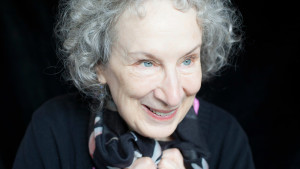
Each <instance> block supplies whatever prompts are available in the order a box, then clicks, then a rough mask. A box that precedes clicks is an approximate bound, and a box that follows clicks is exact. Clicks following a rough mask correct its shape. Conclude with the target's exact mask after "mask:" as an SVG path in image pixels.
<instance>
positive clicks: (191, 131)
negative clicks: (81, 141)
mask: <svg viewBox="0 0 300 169" xmlns="http://www.w3.org/2000/svg"><path fill="white" fill-rule="evenodd" d="M198 109H199V101H198V100H197V99H195V101H194V105H193V107H191V109H190V110H189V112H188V114H187V116H186V117H185V118H184V119H183V121H182V122H181V123H180V124H179V125H178V126H177V129H176V130H175V132H174V133H173V134H172V138H174V140H172V141H168V142H159V141H157V140H154V139H151V138H146V137H143V136H141V135H139V134H138V133H136V132H134V131H130V130H129V129H128V127H127V125H126V123H125V121H123V119H122V118H121V117H120V116H119V113H118V112H116V111H111V110H107V109H104V110H103V111H101V112H98V113H96V114H95V115H94V116H93V117H92V125H91V127H90V140H89V151H90V155H91V157H92V159H93V162H94V164H95V167H96V168H98V169H102V168H109V169H118V168H127V167H130V166H131V164H133V162H134V161H135V160H136V159H138V158H140V157H150V158H151V159H152V160H153V162H154V163H155V164H158V163H159V162H160V159H161V157H162V152H163V150H165V149H169V148H178V149H179V150H180V152H181V154H182V156H183V158H184V165H185V168H187V169H208V164H207V162H206V158H207V157H208V151H207V149H206V144H205V141H204V138H203V135H202V132H201V130H202V129H201V127H199V125H198V123H199V122H198V121H197V114H198Z"/></svg>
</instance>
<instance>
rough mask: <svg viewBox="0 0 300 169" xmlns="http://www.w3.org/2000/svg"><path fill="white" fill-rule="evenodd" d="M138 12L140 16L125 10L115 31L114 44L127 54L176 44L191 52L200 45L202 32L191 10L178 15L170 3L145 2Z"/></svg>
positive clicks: (165, 1) (166, 1) (156, 0)
mask: <svg viewBox="0 0 300 169" xmlns="http://www.w3.org/2000/svg"><path fill="white" fill-rule="evenodd" d="M139 9H140V10H142V12H138V13H139V14H140V15H138V14H137V12H134V11H133V10H126V11H125V12H124V13H123V14H122V15H121V16H120V18H119V20H118V22H117V24H116V27H115V30H116V34H117V43H119V45H122V47H125V48H126V50H129V51H131V50H137V49H142V50H144V49H147V50H149V48H153V49H155V50H156V49H160V48H161V47H162V46H163V47H164V48H167V47H168V46H170V47H171V46H173V47H174V45H179V44H178V43H180V46H181V48H190V46H191V45H195V44H199V43H201V30H200V27H199V25H198V22H197V17H196V11H195V10H194V9H193V8H190V9H188V10H186V11H180V10H177V9H176V8H175V7H174V5H173V3H172V2H171V1H169V0H163V1H161V0H153V1H146V2H145V3H144V4H143V5H142V7H140V8H139ZM179 41H180V42H179Z"/></svg>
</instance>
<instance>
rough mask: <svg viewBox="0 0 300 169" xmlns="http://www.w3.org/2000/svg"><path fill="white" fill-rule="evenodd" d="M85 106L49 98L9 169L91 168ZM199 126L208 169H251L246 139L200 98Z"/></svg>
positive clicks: (72, 99) (226, 116)
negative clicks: (207, 154) (207, 151)
mask: <svg viewBox="0 0 300 169" xmlns="http://www.w3.org/2000/svg"><path fill="white" fill-rule="evenodd" d="M89 118H90V111H89V109H88V104H87V103H85V102H84V101H82V99H81V98H80V97H79V96H78V95H75V94H69V95H65V96H60V97H57V98H55V99H52V100H50V101H48V102H46V103H45V104H44V105H42V106H41V107H40V108H39V109H38V110H37V111H36V112H35V113H34V114H33V117H32V121H31V123H30V124H29V126H28V128H27V131H26V134H25V136H24V138H23V141H22V143H21V145H20V147H19V150H18V153H17V156H16V159H15V162H14V166H13V169H42V168H45V169H92V167H93V162H92V159H91V158H90V155H89V150H88V125H89ZM198 118H199V126H200V127H201V130H203V135H204V137H205V138H206V144H207V145H206V146H207V149H208V150H209V152H210V157H209V159H208V164H209V168H210V169H254V164H253V160H252V155H251V150H250V147H249V144H248V140H247V136H246V135H245V133H244V131H243V130H242V128H241V127H240V125H239V124H238V123H237V121H236V120H235V119H234V118H233V117H232V116H231V115H229V114H228V113H226V112H225V111H223V110H222V109H220V108H218V107H216V106H214V105H212V104H209V103H207V102H205V101H204V100H201V99H200V108H199V115H198Z"/></svg>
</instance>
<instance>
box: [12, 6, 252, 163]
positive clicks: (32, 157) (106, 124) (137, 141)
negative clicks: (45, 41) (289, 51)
mask: <svg viewBox="0 0 300 169" xmlns="http://www.w3.org/2000/svg"><path fill="white" fill-rule="evenodd" d="M230 6H231V5H230V2H228V1H225V0H145V1H142V0H139V1H138V0H69V1H67V2H64V3H62V5H61V9H62V12H61V17H60V20H59V23H58V27H57V30H58V31H57V33H58V35H59V37H60V38H61V42H62V46H63V48H62V50H61V51H62V53H63V59H64V61H65V65H66V67H67V68H68V70H69V71H68V72H69V74H68V75H69V76H68V77H69V80H71V81H73V82H74V85H75V86H76V87H77V88H78V89H79V91H81V93H82V95H76V94H70V95H66V96H62V97H58V98H55V99H52V100H51V101H49V102H47V103H45V104H44V105H43V106H42V107H41V108H39V109H38V110H37V111H36V112H35V113H34V115H33V118H32V122H31V123H30V125H29V126H28V129H27V132H26V135H25V137H24V139H23V141H22V144H21V145H20V148H19V151H18V154H17V156H16V160H15V164H14V168H16V169H17V168H22V169H26V168H28V169H29V168H30V169H33V168H55V169H56V168H62V169H67V168H70V169H74V168H78V169H92V168H98V169H102V168H131V169H134V168H142V169H143V168H147V169H148V168H149V169H155V168H165V169H177V168H178V169H182V168H193V169H208V168H210V169H226V168H228V169H253V168H254V165H253V162H252V157H251V151H250V148H249V145H248V141H247V137H246V135H245V134H244V132H243V130H242V129H241V127H240V126H239V125H238V123H237V122H236V121H235V120H234V119H233V118H232V117H231V116H230V115H229V114H227V113H226V112H224V111H222V110H221V109H219V108H217V107H215V106H213V105H211V104H209V103H207V102H205V101H204V100H201V99H197V98H196V94H197V92H198V91H199V90H200V87H201V83H202V81H204V80H207V79H208V78H209V77H211V76H213V75H214V74H215V73H216V72H217V71H218V70H219V69H220V68H222V67H223V66H224V65H225V64H226V61H227V60H228V59H227V58H228V55H229V53H230V50H231V49H232V46H233V45H234V44H236V43H238V41H239V38H238V36H236V35H235V33H234V32H233V30H237V29H238V25H239V23H237V22H238V17H237V16H236V15H235V11H234V10H233V9H232V8H231V7H230ZM80 96H81V97H80ZM82 96H85V97H82Z"/></svg>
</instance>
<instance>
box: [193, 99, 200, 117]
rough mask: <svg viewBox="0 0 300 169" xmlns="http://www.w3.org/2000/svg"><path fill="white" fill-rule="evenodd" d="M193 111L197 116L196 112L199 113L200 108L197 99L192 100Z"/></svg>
mask: <svg viewBox="0 0 300 169" xmlns="http://www.w3.org/2000/svg"><path fill="white" fill-rule="evenodd" d="M193 107H194V110H195V113H196V115H198V111H199V107H200V102H199V100H198V99H197V98H195V100H194V104H193Z"/></svg>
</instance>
